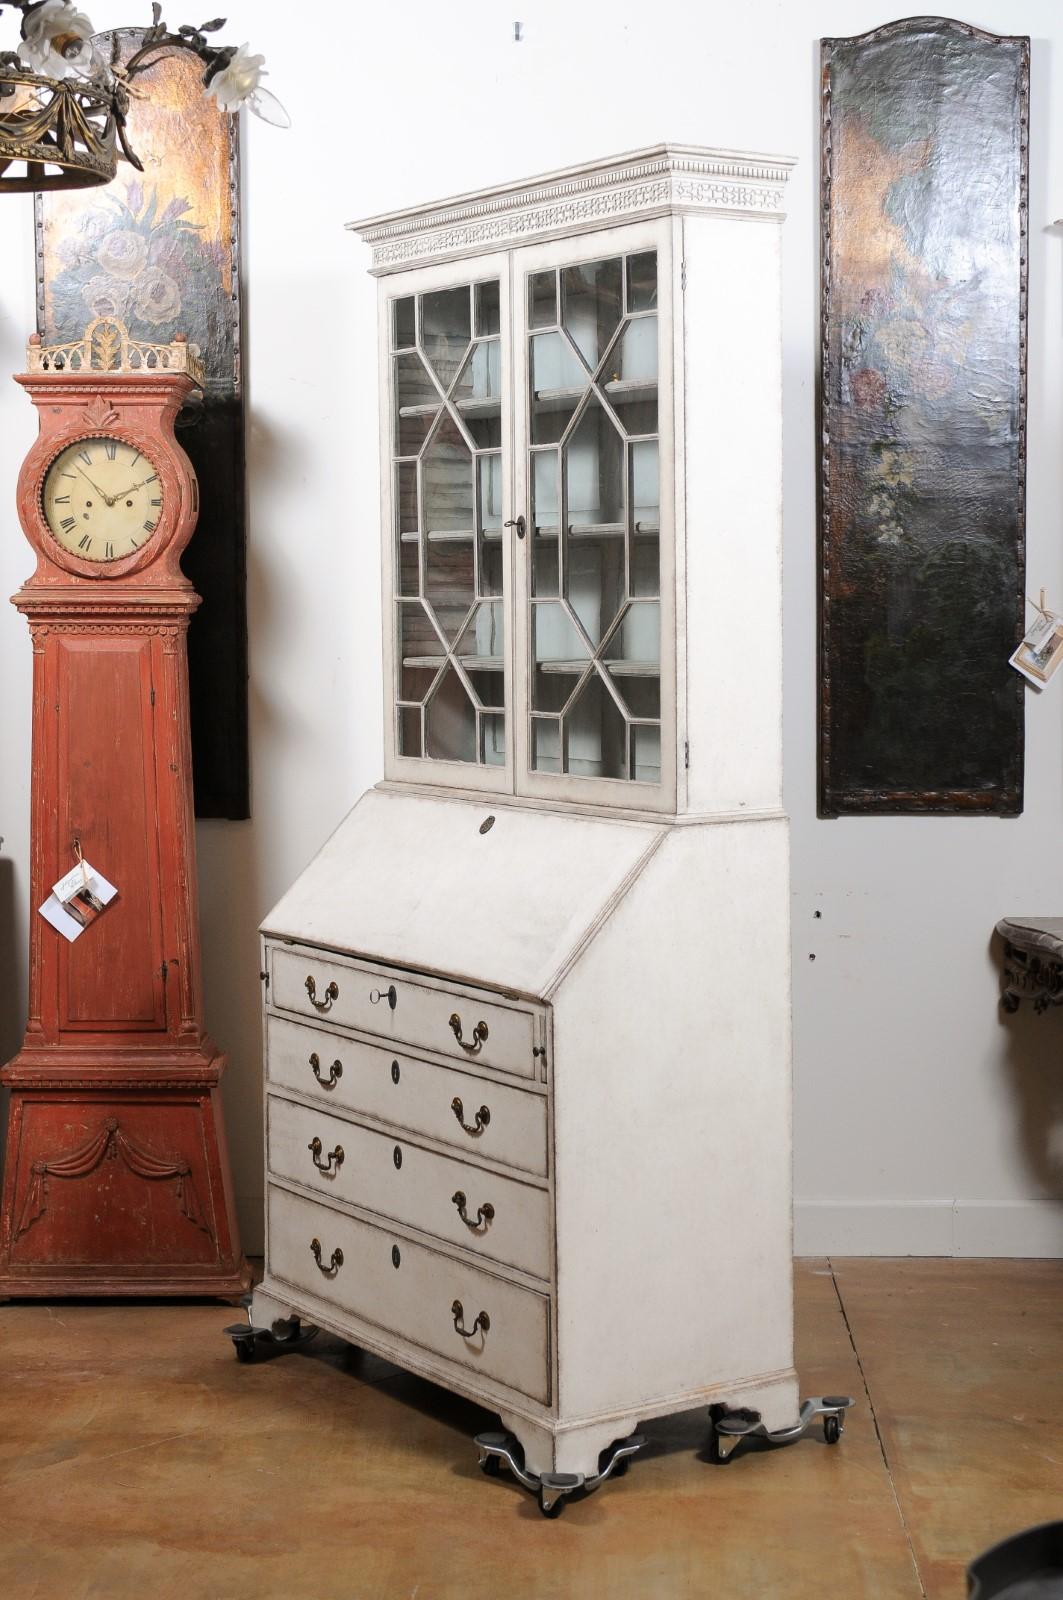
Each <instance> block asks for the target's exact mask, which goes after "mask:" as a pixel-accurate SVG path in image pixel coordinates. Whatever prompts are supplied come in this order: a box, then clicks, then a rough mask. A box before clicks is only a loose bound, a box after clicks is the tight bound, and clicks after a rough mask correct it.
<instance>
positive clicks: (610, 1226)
mask: <svg viewBox="0 0 1063 1600" xmlns="http://www.w3.org/2000/svg"><path fill="white" fill-rule="evenodd" d="M790 166H791V162H790V161H789V160H787V159H785V158H778V157H771V156H768V157H766V156H748V155H738V154H733V153H731V152H718V151H712V150H705V149H694V148H690V147H686V146H659V147H657V148H654V149H650V150H644V151H640V152H637V153H635V154H631V155H626V156H621V157H618V158H616V159H614V160H609V161H601V162H596V163H593V164H591V165H589V166H585V167H579V168H574V169H572V170H569V171H565V172H559V173H553V174H550V175H548V176H546V177H543V178H538V179H534V180H532V181H530V182H527V183H522V184H515V185H505V186H503V187H500V188H497V189H491V190H487V191H484V192H482V193H479V194H471V195H463V196H460V197H458V198H456V199H453V200H447V201H445V202H441V203H440V204H438V205H434V206H427V207H418V208H416V209H414V210H411V211H403V212H396V213H394V214H391V215H388V216H382V217H376V218H373V219H372V220H370V221H367V222H363V223H358V224H355V225H354V226H355V228H356V230H357V232H358V233H359V234H360V235H361V236H362V238H363V239H365V240H367V241H368V242H369V243H370V244H371V245H372V247H373V267H372V270H373V272H374V273H375V274H376V275H377V276H378V277H379V279H380V358H379V359H380V386H381V428H380V432H381V452H382V485H383V493H382V501H383V530H384V580H383V586H384V596H383V598H384V638H385V654H386V673H385V679H386V704H385V740H386V773H385V779H384V781H383V782H382V783H381V784H380V785H378V786H377V787H376V788H375V789H373V790H371V791H370V792H369V793H367V794H366V795H364V796H363V797H362V799H361V800H360V801H359V802H358V804H357V805H356V806H355V808H354V810H353V811H352V812H351V813H350V815H349V816H348V817H347V819H346V820H345V821H344V822H343V823H342V824H341V826H340V827H339V829H338V830H337V832H336V833H335V834H334V835H333V837H332V838H331V839H330V840H329V842H328V843H327V845H326V846H325V848H324V849H323V850H322V851H321V853H320V854H319V855H318V857H317V859H316V860H315V861H313V862H312V863H311V865H310V866H309V867H308V868H307V870H306V871H305V872H304V874H303V875H302V877H301V878H300V879H299V880H298V882H297V883H296V884H295V885H294V886H293V887H292V889H291V890H290V891H289V892H288V894H286V895H285V896H284V898H283V899H282V900H281V901H280V903H279V905H277V906H276V907H275V908H274V910H273V911H272V912H271V914H270V916H269V917H268V918H267V920H266V922H265V924H264V930H263V931H264V962H263V971H264V974H265V981H266V1004H265V1036H266V1051H267V1075H268V1082H267V1090H268V1095H267V1151H268V1163H269V1174H268V1245H267V1262H266V1275H265V1279H264V1281H263V1283H262V1285H261V1286H260V1288H259V1289H258V1290H257V1291H256V1293H255V1297H254V1304H253V1321H254V1324H255V1325H256V1326H257V1327H261V1328H263V1329H270V1328H271V1327H272V1328H274V1329H275V1330H277V1331H279V1332H284V1331H286V1330H287V1331H290V1329H291V1326H292V1325H291V1322H290V1319H291V1318H292V1317H293V1316H297V1317H307V1318H310V1319H312V1320H313V1321H314V1322H316V1323H320V1324H322V1325H324V1326H325V1327H328V1328H331V1329H333V1330H334V1331H336V1332H339V1333H341V1334H343V1335H344V1336H345V1337H346V1338H348V1339H350V1340H352V1341H353V1342H354V1343H356V1344H359V1345H363V1346H365V1347H366V1348H367V1349H371V1350H374V1351H378V1352H380V1353H382V1354H384V1355H386V1356H388V1357H390V1358H391V1359H392V1360H395V1361H397V1362H399V1363H401V1364H402V1365H404V1366H406V1367H408V1368H409V1369H410V1370H412V1371H415V1372H419V1373H422V1374H424V1375H425V1376H427V1377H429V1378H432V1379H434V1380H435V1381H436V1382H438V1383H441V1384H443V1385H445V1386H447V1387H448V1388H451V1389H454V1390H456V1391H457V1392H459V1393H461V1394H464V1395H467V1396H470V1397H471V1398H473V1399H475V1400H478V1401H479V1402H481V1403H482V1404H483V1405H485V1406H487V1407H488V1408H489V1409H490V1410H493V1411H495V1412H497V1413H498V1414H499V1415H500V1416H501V1418H502V1420H503V1423H504V1425H505V1428H506V1429H507V1430H508V1442H507V1441H506V1440H503V1439H502V1436H498V1437H497V1438H495V1439H494V1442H493V1443H492V1442H490V1441H488V1443H487V1444H486V1445H484V1444H482V1445H481V1449H482V1453H483V1457H484V1464H485V1465H487V1466H490V1465H491V1464H492V1463H496V1464H497V1462H498V1461H500V1460H502V1459H509V1460H510V1463H511V1465H512V1464H514V1463H515V1464H516V1465H517V1466H519V1468H520V1471H521V1472H523V1473H524V1476H525V1481H529V1482H531V1483H533V1484H534V1483H538V1484H539V1485H540V1487H541V1491H542V1503H543V1509H544V1510H550V1509H552V1508H553V1507H554V1505H555V1504H556V1503H557V1496H558V1495H559V1494H561V1493H562V1492H564V1490H565V1489H566V1488H572V1487H573V1486H578V1485H580V1484H584V1485H586V1484H590V1483H594V1482H596V1481H598V1480H599V1477H600V1474H601V1471H602V1467H603V1463H608V1464H611V1463H612V1462H613V1461H614V1460H615V1459H617V1458H616V1454H615V1450H614V1446H615V1444H616V1441H618V1440H620V1439H625V1438H627V1437H628V1436H630V1434H631V1431H632V1429H633V1428H634V1427H635V1426H636V1425H637V1424H638V1423H639V1421H640V1420H641V1419H645V1418H650V1417H653V1416H658V1415H662V1414H664V1413H667V1412H673V1411H680V1410H684V1409H687V1408H691V1407H695V1406H716V1405H720V1406H727V1407H730V1408H736V1407H746V1408H748V1409H750V1410H755V1411H756V1412H757V1413H759V1415H760V1419H761V1422H762V1424H763V1426H765V1427H767V1428H769V1429H778V1428H782V1427H786V1426H789V1425H792V1424H794V1423H795V1420H796V1418H797V1415H798V1401H797V1387H796V1380H795V1376H794V1370H793V1351H792V1302H791V1199H790V1194H791V1154H790V990H789V962H790V952H789V912H788V896H789V869H788V843H787V821H786V818H785V816H784V814H783V811H782V802H781V751H780V722H781V716H780V705H781V650H780V640H781V623H780V476H781V459H780V438H781V427H780V421H781V419H780V412H781V405H780V395H781V336H780V223H781V221H782V218H783V204H784V192H785V187H786V181H787V176H788V173H789V169H790Z"/></svg>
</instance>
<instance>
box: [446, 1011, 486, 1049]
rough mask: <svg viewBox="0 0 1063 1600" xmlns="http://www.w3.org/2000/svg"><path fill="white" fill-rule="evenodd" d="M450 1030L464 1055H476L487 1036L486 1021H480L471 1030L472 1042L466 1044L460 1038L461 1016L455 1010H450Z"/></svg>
mask: <svg viewBox="0 0 1063 1600" xmlns="http://www.w3.org/2000/svg"><path fill="white" fill-rule="evenodd" d="M450 1031H451V1033H452V1034H453V1035H454V1037H455V1039H457V1041H458V1043H459V1044H460V1045H461V1048H462V1049H463V1050H464V1051H465V1053H466V1055H470V1056H477V1055H479V1053H480V1051H481V1049H482V1048H483V1042H484V1040H485V1039H486V1038H487V1023H486V1022H482V1021H481V1022H478V1023H477V1024H476V1026H475V1028H474V1029H473V1030H472V1043H471V1044H467V1043H466V1041H465V1040H464V1039H463V1038H462V1027H461V1018H460V1017H459V1016H458V1013H457V1012H456V1011H452V1012H451V1014H450Z"/></svg>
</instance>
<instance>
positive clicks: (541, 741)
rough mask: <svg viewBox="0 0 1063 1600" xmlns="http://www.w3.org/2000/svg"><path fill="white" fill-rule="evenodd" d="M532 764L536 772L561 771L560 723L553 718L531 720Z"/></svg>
mask: <svg viewBox="0 0 1063 1600" xmlns="http://www.w3.org/2000/svg"><path fill="white" fill-rule="evenodd" d="M532 766H533V767H534V768H535V770H536V772H560V771H561V724H560V722H558V721H557V720H556V719H555V718H549V719H546V718H542V717H536V718H535V719H534V720H533V722H532Z"/></svg>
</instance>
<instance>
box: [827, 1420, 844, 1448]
mask: <svg viewBox="0 0 1063 1600" xmlns="http://www.w3.org/2000/svg"><path fill="white" fill-rule="evenodd" d="M841 1436H842V1425H841V1419H840V1418H839V1417H838V1416H829V1417H824V1418H823V1437H824V1439H826V1441H827V1443H828V1444H837V1443H838V1440H839V1439H840V1438H841Z"/></svg>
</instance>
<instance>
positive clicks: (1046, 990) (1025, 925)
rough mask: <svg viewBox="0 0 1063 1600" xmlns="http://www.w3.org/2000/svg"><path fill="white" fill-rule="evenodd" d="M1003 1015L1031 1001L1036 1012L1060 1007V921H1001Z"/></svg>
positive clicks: (1062, 964)
mask: <svg viewBox="0 0 1063 1600" xmlns="http://www.w3.org/2000/svg"><path fill="white" fill-rule="evenodd" d="M997 932H998V933H999V935H1000V937H1001V938H1002V939H1003V941H1004V992H1003V995H1002V996H1001V1001H1002V1004H1003V1006H1004V1010H1005V1011H1017V1010H1018V1009H1019V1002H1020V1001H1022V1000H1032V1001H1033V1008H1034V1010H1035V1011H1047V1010H1048V1008H1049V1006H1058V1005H1063V917H1003V918H1002V919H1001V921H1000V922H998V923H997Z"/></svg>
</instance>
